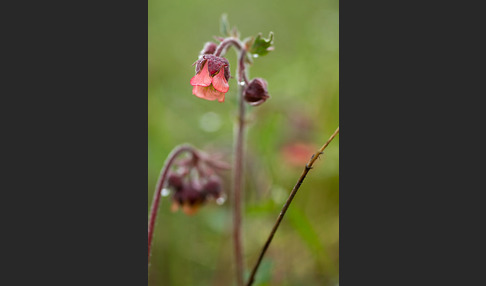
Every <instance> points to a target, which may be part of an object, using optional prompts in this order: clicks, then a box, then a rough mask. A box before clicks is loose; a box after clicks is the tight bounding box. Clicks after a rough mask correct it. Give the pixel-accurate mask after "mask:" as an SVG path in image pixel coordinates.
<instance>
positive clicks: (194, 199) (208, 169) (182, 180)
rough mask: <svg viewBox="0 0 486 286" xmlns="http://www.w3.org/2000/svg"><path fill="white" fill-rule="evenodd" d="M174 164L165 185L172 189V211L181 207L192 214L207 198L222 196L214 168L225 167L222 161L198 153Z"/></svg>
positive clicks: (220, 182)
mask: <svg viewBox="0 0 486 286" xmlns="http://www.w3.org/2000/svg"><path fill="white" fill-rule="evenodd" d="M221 164H223V165H221ZM174 166H175V170H172V171H171V172H170V173H169V175H168V178H167V187H168V188H170V189H171V190H172V191H173V195H172V211H177V210H178V209H179V208H182V211H183V212H184V213H185V214H187V215H193V214H195V213H196V212H197V211H198V210H199V208H200V207H201V206H202V205H203V204H204V203H206V202H207V201H208V200H218V199H220V198H223V197H224V194H223V189H222V181H221V178H220V177H219V175H218V174H217V173H216V172H215V168H216V169H218V168H222V167H223V168H226V167H227V166H225V165H224V163H222V162H220V161H217V160H216V161H215V160H214V158H210V157H208V156H206V155H204V154H202V153H200V154H199V155H198V156H193V157H190V158H186V159H182V160H179V161H176V162H175V163H174Z"/></svg>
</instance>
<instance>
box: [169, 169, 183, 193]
mask: <svg viewBox="0 0 486 286" xmlns="http://www.w3.org/2000/svg"><path fill="white" fill-rule="evenodd" d="M167 183H168V185H169V187H173V188H174V189H175V190H179V189H180V188H182V176H181V175H179V174H177V173H169V176H168V177H167Z"/></svg>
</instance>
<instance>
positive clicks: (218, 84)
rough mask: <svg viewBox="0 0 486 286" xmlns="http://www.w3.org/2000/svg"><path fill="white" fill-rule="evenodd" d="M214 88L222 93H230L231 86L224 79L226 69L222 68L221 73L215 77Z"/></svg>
mask: <svg viewBox="0 0 486 286" xmlns="http://www.w3.org/2000/svg"><path fill="white" fill-rule="evenodd" d="M213 86H214V88H215V89H216V90H218V91H220V92H224V93H226V92H228V90H229V84H228V82H227V81H226V78H225V77H224V67H222V68H221V70H220V71H219V73H218V74H217V75H216V76H215V77H213Z"/></svg>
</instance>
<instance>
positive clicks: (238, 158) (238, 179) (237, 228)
mask: <svg viewBox="0 0 486 286" xmlns="http://www.w3.org/2000/svg"><path fill="white" fill-rule="evenodd" d="M245 54H246V51H245V50H244V49H241V50H240V51H239V62H238V122H237V129H236V138H235V150H234V152H235V158H234V168H233V174H234V175H233V244H234V245H233V246H234V253H235V265H236V280H237V285H238V286H243V285H244V279H243V271H244V265H243V246H242V242H241V237H242V234H241V213H242V208H241V205H242V194H241V192H242V189H243V178H244V176H243V166H244V152H245V150H244V135H245V127H246V126H245V101H244V98H243V91H244V85H243V84H242V83H244V84H245V85H246V84H247V80H246V74H245V63H244V57H245Z"/></svg>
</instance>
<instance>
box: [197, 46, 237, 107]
mask: <svg viewBox="0 0 486 286" xmlns="http://www.w3.org/2000/svg"><path fill="white" fill-rule="evenodd" d="M195 64H196V75H195V76H194V77H193V78H192V79H191V85H192V86H193V88H192V93H193V94H194V95H195V96H197V97H199V98H202V99H206V100H218V101H219V102H224V96H225V94H226V93H227V92H228V90H229V84H228V79H229V78H230V76H231V75H230V71H229V62H228V60H227V59H225V58H223V57H217V56H214V55H211V54H205V55H202V56H201V58H200V59H199V60H198V61H196V62H195Z"/></svg>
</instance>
